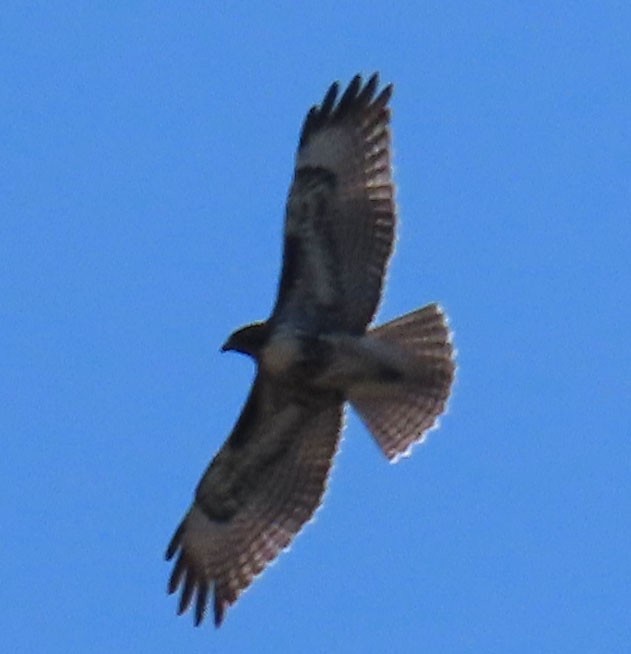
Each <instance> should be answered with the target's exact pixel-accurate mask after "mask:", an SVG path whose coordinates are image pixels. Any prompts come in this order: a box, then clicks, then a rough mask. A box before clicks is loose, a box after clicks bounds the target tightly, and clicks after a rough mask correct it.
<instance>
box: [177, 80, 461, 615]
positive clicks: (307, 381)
mask: <svg viewBox="0 0 631 654" xmlns="http://www.w3.org/2000/svg"><path fill="white" fill-rule="evenodd" d="M378 83H379V82H378V77H377V75H376V74H375V75H373V76H372V77H371V78H370V79H369V80H368V82H366V84H363V82H362V79H361V77H360V76H357V77H355V78H354V79H353V80H352V82H351V83H350V84H349V86H348V88H347V89H346V91H344V93H343V94H342V96H341V98H339V100H338V85H337V83H336V84H333V85H332V86H331V87H330V88H329V90H328V92H327V93H326V95H325V96H324V99H323V101H322V103H321V104H320V105H319V106H316V107H313V108H312V109H311V110H310V111H309V113H308V114H307V117H306V119H305V122H304V125H303V128H302V133H301V135H300V144H299V146H298V153H297V156H296V170H295V175H294V179H293V182H292V185H291V189H290V192H289V198H288V201H287V211H286V218H285V237H284V253H283V270H282V275H281V279H280V285H279V289H278V298H277V300H276V305H275V306H274V310H273V311H272V315H271V316H270V318H269V319H268V320H267V321H265V322H261V323H255V324H253V325H248V326H247V327H243V328H242V329H239V330H237V331H236V332H234V333H233V334H232V335H231V336H230V337H229V338H228V340H227V341H226V343H225V345H224V346H223V350H224V351H225V350H234V351H237V352H242V353H244V354H248V355H249V356H251V357H252V358H253V359H254V360H255V362H256V364H257V373H256V378H255V380H254V384H253V385H252V389H251V390H250V395H249V397H248V399H247V401H246V403H245V406H244V408H243V411H242V412H241V415H240V417H239V419H238V421H237V424H236V426H235V427H234V429H233V431H232V433H231V435H230V437H229V438H228V440H227V441H226V443H225V444H224V445H223V447H222V448H221V450H219V452H218V453H217V455H216V456H215V458H214V459H213V461H212V463H211V464H210V466H209V467H208V469H207V470H206V472H205V473H204V475H203V477H202V479H201V481H200V482H199V485H198V486H197V490H196V492H195V499H194V502H193V505H192V506H191V508H190V509H189V511H188V513H187V514H186V516H185V517H184V520H183V521H182V523H181V524H180V526H179V527H178V528H177V531H176V532H175V535H174V536H173V538H172V540H171V543H170V544H169V547H168V549H167V553H166V558H167V559H171V558H172V557H174V556H177V559H176V562H175V566H174V569H173V574H172V575H171V579H170V581H169V587H168V590H169V593H173V592H175V591H176V590H177V589H178V588H180V587H182V594H181V598H180V603H179V609H178V613H182V612H184V611H186V610H187V609H188V607H189V606H190V604H191V602H192V601H193V600H195V623H196V624H200V622H201V621H202V620H203V618H204V614H205V611H206V606H207V603H208V599H209V596H210V595H212V596H213V598H214V618H215V624H216V625H217V626H219V625H220V624H221V622H222V620H223V617H224V613H225V611H226V609H227V607H228V606H230V605H231V604H233V603H234V602H235V601H236V600H237V598H238V597H239V595H240V593H241V592H242V591H243V590H245V589H246V588H247V587H248V586H249V585H250V584H251V583H252V580H253V579H254V577H255V576H256V575H258V574H259V573H261V572H262V571H263V570H264V568H265V567H266V566H267V564H268V563H269V562H270V561H272V560H273V559H274V558H275V557H276V556H277V555H278V554H279V552H280V551H281V550H283V549H285V548H286V547H287V546H288V545H289V544H290V543H291V541H292V539H293V538H294V537H295V535H296V534H297V533H298V532H299V531H300V529H301V528H302V526H303V525H304V524H305V523H306V522H307V521H308V520H309V519H310V518H311V516H312V515H313V513H314V511H315V510H316V509H317V507H318V506H319V504H320V502H321V500H322V495H323V493H324V489H325V486H326V483H327V478H328V475H329V471H330V469H331V464H332V461H333V457H334V456H335V453H336V450H337V448H338V444H339V441H340V436H341V426H342V414H343V410H344V405H345V402H349V403H350V404H351V406H352V407H353V408H354V409H355V410H356V411H357V413H358V414H359V415H360V416H361V418H362V420H363V421H364V423H365V424H366V426H367V428H368V429H369V430H370V432H371V433H372V435H373V436H374V438H375V440H376V441H377V444H378V445H379V447H380V448H381V449H382V451H383V452H384V454H385V455H386V456H387V457H388V459H390V460H391V461H395V460H396V459H397V458H399V457H400V456H401V455H403V454H405V453H407V452H408V450H409V449H410V447H411V446H412V445H413V444H414V443H416V442H418V441H420V440H422V438H423V435H424V434H425V432H426V431H427V430H428V429H429V428H430V427H432V425H434V423H435V421H436V418H437V416H438V415H439V414H440V413H441V412H442V411H443V410H444V407H445V403H446V401H447V398H448V396H449V391H450V388H451V383H452V380H453V377H454V368H455V366H454V361H453V350H452V345H451V338H450V332H449V329H448V327H447V321H446V318H445V315H444V314H443V312H442V310H441V308H440V307H439V306H438V305H436V304H430V305H428V306H426V307H424V308H423V309H419V310H417V311H413V312H412V313H409V314H407V315H405V316H403V317H401V318H397V319H396V320H393V321H392V322H389V323H387V324H385V325H382V326H380V327H376V328H372V329H368V331H367V326H368V324H369V323H370V322H371V320H372V319H373V316H374V314H375V311H376V308H377V305H378V303H379V299H380V296H381V288H382V284H383V279H384V274H385V269H386V265H387V262H388V259H389V257H390V253H391V251H392V245H393V239H394V234H395V222H396V220H395V203H394V184H393V181H392V169H391V162H390V157H391V154H390V130H389V119H390V110H389V108H388V102H389V100H390V96H391V94H392V86H386V87H385V88H384V89H382V90H381V91H379V92H377V87H378Z"/></svg>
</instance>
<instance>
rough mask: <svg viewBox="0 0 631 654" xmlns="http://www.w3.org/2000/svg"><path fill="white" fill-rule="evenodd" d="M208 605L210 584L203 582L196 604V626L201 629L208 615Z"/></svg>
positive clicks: (200, 585) (198, 591) (198, 590)
mask: <svg viewBox="0 0 631 654" xmlns="http://www.w3.org/2000/svg"><path fill="white" fill-rule="evenodd" d="M207 605H208V584H207V583H206V582H201V583H200V584H199V586H198V588H197V602H196V604H195V626H196V627H199V626H200V625H201V623H202V622H203V620H204V616H205V615H206V606H207Z"/></svg>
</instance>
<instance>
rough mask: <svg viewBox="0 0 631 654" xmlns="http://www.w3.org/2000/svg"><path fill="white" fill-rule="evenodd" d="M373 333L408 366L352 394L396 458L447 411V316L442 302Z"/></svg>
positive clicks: (450, 366) (450, 357) (450, 374)
mask: <svg viewBox="0 0 631 654" xmlns="http://www.w3.org/2000/svg"><path fill="white" fill-rule="evenodd" d="M367 336H368V339H371V340H374V341H377V342H381V343H383V344H384V345H388V346H394V348H395V349H396V350H398V352H399V353H400V354H401V355H402V358H403V360H404V361H405V364H404V371H403V372H402V374H400V375H395V376H390V378H388V379H387V380H380V381H379V382H378V384H376V385H372V386H358V387H355V388H351V389H350V391H349V395H348V400H349V401H350V403H351V404H352V405H353V407H354V409H355V410H356V411H357V413H358V414H359V415H360V417H361V419H362V420H363V422H364V423H365V424H366V426H367V427H368V429H369V430H370V432H371V433H372V435H373V436H374V438H375V440H376V441H377V444H378V445H379V447H380V448H381V449H382V450H383V452H384V454H385V455H386V456H387V457H388V459H390V460H391V461H396V460H398V459H399V458H400V457H401V456H406V455H407V454H408V453H409V451H410V449H411V447H412V445H414V444H415V443H417V442H420V441H422V440H423V437H424V435H425V433H426V432H427V431H428V430H429V429H431V428H432V427H434V426H435V425H436V422H437V418H438V416H439V415H440V414H441V413H443V411H444V410H445V406H446V403H447V398H448V397H449V392H450V389H451V385H452V382H453V379H454V373H455V369H456V366H455V363H454V349H453V346H452V343H451V332H450V330H449V326H448V322H447V317H446V316H445V314H444V312H443V310H442V308H441V307H440V306H439V305H437V304H430V305H428V306H426V307H423V308H422V309H418V310H416V311H413V312H411V313H408V314H406V315H405V316H401V317H400V318H397V319H396V320H393V321H391V322H388V323H386V324H385V325H381V326H380V327H377V328H375V329H372V330H370V331H369V332H368V334H367Z"/></svg>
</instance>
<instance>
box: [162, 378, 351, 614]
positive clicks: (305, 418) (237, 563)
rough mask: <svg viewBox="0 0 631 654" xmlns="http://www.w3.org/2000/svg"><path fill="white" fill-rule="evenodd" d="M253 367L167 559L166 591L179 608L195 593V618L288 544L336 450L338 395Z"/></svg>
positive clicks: (217, 608)
mask: <svg viewBox="0 0 631 654" xmlns="http://www.w3.org/2000/svg"><path fill="white" fill-rule="evenodd" d="M288 395H289V394H288V393H287V390H286V389H284V390H283V391H281V390H279V388H278V387H277V386H275V385H274V384H272V383H271V382H269V381H266V380H265V378H264V377H263V376H262V375H261V374H259V375H258V376H257V378H256V380H255V383H254V385H253V387H252V390H251V391H250V396H249V397H248V400H247V402H246V404H245V406H244V408H243V411H242V413H241V416H240V417H239V420H238V422H237V424H236V426H235V428H234V430H233V432H232V434H231V435H230V437H229V438H228V440H227V441H226V443H225V444H224V446H223V447H222V448H221V450H220V451H219V453H218V454H217V456H216V457H215V458H214V460H213V461H212V463H211V464H210V466H209V468H208V470H207V471H206V473H205V474H204V476H203V477H202V479H201V481H200V482H199V485H198V487H197V491H196V494H195V500H194V502H193V505H192V507H191V508H190V510H189V512H188V513H187V515H186V516H185V518H184V520H183V521H182V523H181V524H180V526H179V527H178V529H177V531H176V532H175V534H174V536H173V538H172V540H171V543H170V544H169V547H168V549H167V553H166V558H167V559H168V560H169V559H171V558H172V557H173V556H174V555H175V554H176V553H178V552H179V555H178V558H177V561H176V563H175V566H174V568H173V573H172V575H171V579H170V581H169V588H168V590H169V593H173V592H175V591H176V590H177V589H178V588H179V587H180V586H183V588H182V594H181V597H180V604H179V609H178V614H181V613H183V612H184V611H186V610H187V609H188V607H189V606H190V604H191V602H192V601H193V598H194V596H195V605H196V608H195V623H196V624H197V625H199V624H200V623H201V621H202V620H203V618H204V615H205V611H206V606H207V603H208V597H209V593H214V618H215V624H216V625H217V626H219V624H221V621H222V620H223V616H224V612H225V610H226V608H227V607H228V606H230V605H231V604H233V603H234V602H235V601H236V599H237V597H238V596H239V594H240V593H241V592H242V591H243V590H245V589H246V588H247V587H248V586H249V585H250V583H251V582H252V580H253V579H254V577H255V576H256V575H258V574H259V573H260V572H262V571H263V569H264V568H265V567H266V566H267V564H268V563H269V562H270V561H272V560H273V559H274V558H275V557H276V556H277V555H278V554H279V553H280V552H281V550H283V549H284V548H286V547H287V546H288V545H289V543H290V542H291V540H292V539H293V538H294V536H295V535H296V534H297V533H298V532H299V531H300V530H301V528H302V526H303V525H304V524H305V522H307V521H308V520H309V518H310V517H311V516H312V515H313V513H314V512H315V510H316V509H317V507H318V506H319V505H320V502H321V500H322V495H323V493H324V490H325V487H326V482H327V478H328V475H329V471H330V469H331V464H332V461H333V457H334V455H335V452H336V450H337V446H338V442H339V438H340V429H341V420H342V402H341V400H340V399H338V398H332V397H331V396H330V395H328V396H323V397H321V398H318V397H311V398H310V399H309V401H308V402H306V401H302V399H301V401H300V402H298V401H294V400H292V399H289V398H288Z"/></svg>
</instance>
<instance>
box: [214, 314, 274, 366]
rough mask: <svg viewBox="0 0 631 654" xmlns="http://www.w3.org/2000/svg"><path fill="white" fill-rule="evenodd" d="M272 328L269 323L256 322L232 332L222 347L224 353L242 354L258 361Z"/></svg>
mask: <svg viewBox="0 0 631 654" xmlns="http://www.w3.org/2000/svg"><path fill="white" fill-rule="evenodd" d="M269 332H270V328H269V325H268V323H267V322H255V323H252V324H251V325H246V326H245V327H241V329H237V330H236V331H235V332H232V334H230V336H229V337H228V340H227V341H226V342H225V343H224V344H223V345H222V346H221V351H222V352H229V351H231V352H241V354H247V355H248V356H251V357H252V358H253V359H256V360H258V358H259V355H260V353H261V350H262V349H263V347H264V346H265V344H266V343H267V339H268V338H269Z"/></svg>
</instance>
